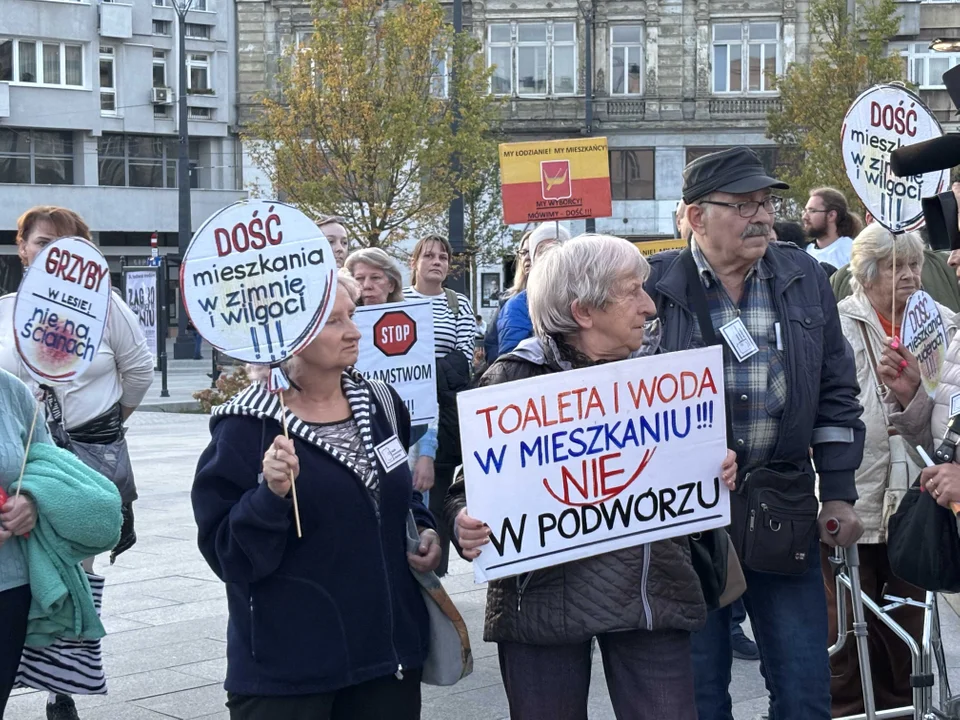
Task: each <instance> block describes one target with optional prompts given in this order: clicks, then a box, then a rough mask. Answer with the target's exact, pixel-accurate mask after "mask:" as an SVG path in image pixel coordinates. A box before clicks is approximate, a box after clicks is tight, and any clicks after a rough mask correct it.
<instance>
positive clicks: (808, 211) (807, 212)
mask: <svg viewBox="0 0 960 720" xmlns="http://www.w3.org/2000/svg"><path fill="white" fill-rule="evenodd" d="M828 212H830V211H829V210H827V209H826V208H824V209H823V210H817V208H804V209H803V212H801V213H800V214H801V215H813V214H814V213H828Z"/></svg>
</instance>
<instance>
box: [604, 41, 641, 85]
mask: <svg viewBox="0 0 960 720" xmlns="http://www.w3.org/2000/svg"><path fill="white" fill-rule="evenodd" d="M642 93H643V27H642V26H640V25H614V26H613V27H612V28H610V94H611V95H640V94H642Z"/></svg>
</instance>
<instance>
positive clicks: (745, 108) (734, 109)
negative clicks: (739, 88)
mask: <svg viewBox="0 0 960 720" xmlns="http://www.w3.org/2000/svg"><path fill="white" fill-rule="evenodd" d="M781 107H782V105H781V102H780V98H778V97H765V98H755V97H730V98H723V97H715V98H710V117H730V118H742V117H765V116H766V115H767V113H769V112H770V111H777V110H779V109H780V108H781Z"/></svg>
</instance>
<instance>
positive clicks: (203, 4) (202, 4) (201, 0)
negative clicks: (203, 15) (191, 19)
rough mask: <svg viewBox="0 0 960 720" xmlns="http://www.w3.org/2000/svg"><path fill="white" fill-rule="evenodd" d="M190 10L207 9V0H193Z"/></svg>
mask: <svg viewBox="0 0 960 720" xmlns="http://www.w3.org/2000/svg"><path fill="white" fill-rule="evenodd" d="M190 9H191V10H206V9H207V0H193V5H191V6H190Z"/></svg>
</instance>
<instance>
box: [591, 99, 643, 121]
mask: <svg viewBox="0 0 960 720" xmlns="http://www.w3.org/2000/svg"><path fill="white" fill-rule="evenodd" d="M646 107H647V106H646V103H645V102H644V101H643V100H607V101H606V102H605V103H603V104H601V105H600V107H599V110H600V112H601V113H603V112H606V115H607V117H609V118H610V119H616V120H643V115H644V113H645V112H646Z"/></svg>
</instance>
